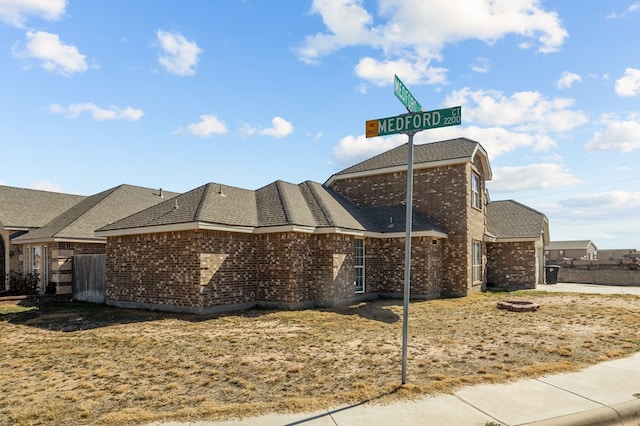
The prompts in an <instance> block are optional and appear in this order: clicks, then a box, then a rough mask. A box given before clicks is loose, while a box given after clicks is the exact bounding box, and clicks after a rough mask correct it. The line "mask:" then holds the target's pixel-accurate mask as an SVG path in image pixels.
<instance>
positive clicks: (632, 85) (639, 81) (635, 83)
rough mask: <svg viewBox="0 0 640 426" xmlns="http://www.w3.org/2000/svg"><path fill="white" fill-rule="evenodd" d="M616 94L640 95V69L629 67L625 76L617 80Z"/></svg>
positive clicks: (625, 95) (624, 95)
mask: <svg viewBox="0 0 640 426" xmlns="http://www.w3.org/2000/svg"><path fill="white" fill-rule="evenodd" d="M616 94H617V95H618V96H620V97H631V96H638V95H640V70H639V69H635V68H627V69H626V70H625V72H624V77H620V78H619V79H618V80H616Z"/></svg>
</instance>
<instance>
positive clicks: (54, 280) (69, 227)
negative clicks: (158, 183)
mask: <svg viewBox="0 0 640 426" xmlns="http://www.w3.org/2000/svg"><path fill="white" fill-rule="evenodd" d="M175 195H176V194H175V193H170V192H164V193H162V191H161V190H154V189H150V188H142V187H136V186H131V185H119V186H117V187H114V188H111V189H108V190H106V191H102V192H100V193H98V194H95V195H92V196H89V197H85V196H78V195H70V194H60V193H54V192H46V191H33V190H27V189H21V188H11V187H0V201H2V207H0V218H2V219H3V222H4V221H5V220H7V219H8V220H9V222H7V223H9V224H12V226H5V227H4V229H2V230H1V231H0V232H1V234H2V245H3V246H4V247H5V250H4V251H3V253H6V252H7V251H8V252H9V257H10V262H4V268H5V269H4V271H23V272H33V273H37V274H38V276H39V291H40V292H41V293H44V292H48V293H55V294H71V293H72V279H73V277H72V271H73V258H74V256H75V255H78V254H100V253H104V252H105V245H106V240H105V238H104V237H98V236H96V235H95V233H94V231H95V229H97V228H99V227H101V226H104V225H106V224H108V223H111V222H113V221H115V220H118V219H121V218H123V217H126V216H129V215H131V214H132V213H135V212H138V211H140V210H142V209H144V208H147V207H149V206H151V205H153V204H157V203H159V202H161V201H163V200H164V199H166V198H167V197H172V196H175ZM0 248H2V247H0ZM5 259H6V255H5ZM0 261H2V258H1V257H0ZM2 276H5V274H2Z"/></svg>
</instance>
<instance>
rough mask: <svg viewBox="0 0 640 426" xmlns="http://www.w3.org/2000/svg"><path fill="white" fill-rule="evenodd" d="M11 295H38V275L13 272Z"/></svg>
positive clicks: (10, 286)
mask: <svg viewBox="0 0 640 426" xmlns="http://www.w3.org/2000/svg"><path fill="white" fill-rule="evenodd" d="M9 294H14V295H25V294H38V274H37V273H32V272H17V271H11V273H10V274H9Z"/></svg>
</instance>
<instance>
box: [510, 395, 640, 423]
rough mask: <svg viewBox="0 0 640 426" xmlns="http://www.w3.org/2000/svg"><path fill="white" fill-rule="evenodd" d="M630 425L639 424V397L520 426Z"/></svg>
mask: <svg viewBox="0 0 640 426" xmlns="http://www.w3.org/2000/svg"><path fill="white" fill-rule="evenodd" d="M620 425H624V426H627V425H629V426H632V425H636V426H637V425H640V399H636V400H631V401H627V402H621V403H619V404H613V405H611V406H606V407H601V408H596V409H593V410H587V411H582V412H579V413H574V414H568V415H566V416H560V417H554V418H552V419H547V420H541V421H538V422H533V423H526V424H525V425H522V426H620Z"/></svg>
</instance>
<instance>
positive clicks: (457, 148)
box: [332, 138, 480, 177]
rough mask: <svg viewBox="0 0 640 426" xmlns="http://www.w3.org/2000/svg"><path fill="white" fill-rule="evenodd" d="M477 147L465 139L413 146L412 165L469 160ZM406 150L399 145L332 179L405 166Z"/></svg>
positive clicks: (406, 145) (471, 141)
mask: <svg viewBox="0 0 640 426" xmlns="http://www.w3.org/2000/svg"><path fill="white" fill-rule="evenodd" d="M479 145H480V144H479V143H478V142H476V141H473V140H471V139H467V138H457V139H450V140H445V141H440V142H431V143H425V144H420V145H414V148H413V163H414V164H427V163H432V162H437V161H445V160H454V159H471V158H472V156H473V154H474V153H475V152H476V149H477V147H478V146H479ZM408 150H409V144H404V145H400V146H399V147H397V148H394V149H392V150H389V151H386V152H383V153H382V154H379V155H376V156H375V157H372V158H370V159H368V160H365V161H362V162H361V163H358V164H356V165H354V166H351V167H348V168H346V169H344V170H342V171H340V172H338V173H335V174H334V175H333V176H332V177H337V176H341V175H346V174H352V173H362V172H367V171H371V170H384V169H387V168H391V167H400V166H406V164H407V157H408Z"/></svg>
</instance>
